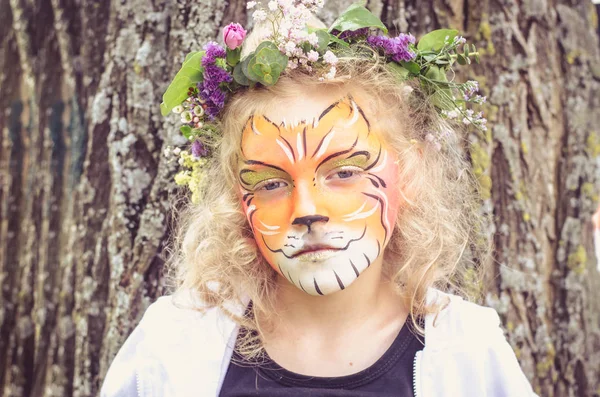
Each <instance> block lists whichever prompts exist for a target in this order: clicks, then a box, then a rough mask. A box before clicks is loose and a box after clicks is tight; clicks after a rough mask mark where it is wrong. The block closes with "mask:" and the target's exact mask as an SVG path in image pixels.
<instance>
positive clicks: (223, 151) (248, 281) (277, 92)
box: [169, 56, 490, 357]
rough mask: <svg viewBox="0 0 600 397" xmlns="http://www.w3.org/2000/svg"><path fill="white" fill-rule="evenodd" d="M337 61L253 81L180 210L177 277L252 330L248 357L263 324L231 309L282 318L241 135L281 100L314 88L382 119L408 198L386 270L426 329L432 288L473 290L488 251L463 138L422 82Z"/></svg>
mask: <svg viewBox="0 0 600 397" xmlns="http://www.w3.org/2000/svg"><path fill="white" fill-rule="evenodd" d="M337 68H338V73H337V77H336V78H335V79H333V80H326V81H319V80H318V79H316V78H315V76H314V75H307V74H304V73H302V72H297V71H292V72H289V73H287V74H285V75H284V76H282V77H281V78H280V80H279V81H278V82H277V84H275V85H274V86H270V87H264V86H260V87H255V88H249V89H247V90H244V91H241V92H238V93H236V94H235V95H234V96H233V97H232V98H230V99H229V101H228V103H227V106H226V108H225V109H224V113H223V116H222V118H221V119H222V124H221V130H222V137H221V138H219V140H218V141H216V142H214V147H213V152H214V153H215V156H214V157H213V158H212V159H211V160H210V164H209V168H208V172H207V175H206V178H207V183H206V184H205V189H204V191H203V192H202V199H201V201H200V203H199V204H195V205H194V204H190V205H189V206H188V207H187V208H185V209H184V210H183V212H182V213H181V214H179V216H178V220H179V226H178V227H179V232H178V233H177V235H176V236H175V239H174V242H173V248H172V252H173V255H172V257H171V258H170V260H169V265H170V269H171V270H172V271H173V275H174V276H175V282H176V284H177V286H178V287H179V288H180V289H182V290H187V291H189V290H191V291H194V292H197V293H198V294H199V295H200V297H201V299H202V301H203V302H204V309H206V308H210V307H218V308H220V309H221V310H223V311H224V312H225V313H227V314H228V315H229V316H230V317H231V318H233V319H234V320H235V321H236V322H237V323H239V324H240V325H242V326H243V327H244V328H245V329H247V330H249V331H252V332H247V333H246V334H245V336H244V337H243V338H242V339H241V342H239V343H238V347H237V348H238V350H239V351H240V352H241V353H242V354H245V355H246V356H247V357H256V356H257V355H259V354H260V353H261V352H262V351H263V348H262V342H261V331H260V329H259V327H258V323H257V321H256V318H255V317H254V316H243V315H239V314H234V312H233V311H232V310H231V307H232V305H236V304H237V305H238V306H244V304H246V303H247V302H248V299H249V300H250V301H251V302H252V305H253V310H254V312H260V313H261V314H266V315H276V312H275V305H274V303H275V301H276V298H277V283H276V282H275V280H276V277H277V273H276V272H275V271H274V270H273V269H272V268H271V267H270V266H269V265H268V263H267V262H266V261H265V260H264V259H263V257H262V256H261V254H260V252H259V250H258V247H257V245H256V243H255V240H254V237H253V234H252V231H251V229H250V226H249V224H248V222H247V219H246V216H245V215H244V213H243V211H242V207H241V199H240V197H239V195H238V188H237V183H238V181H237V174H238V169H237V168H238V159H239V156H240V155H241V153H240V146H241V137H242V133H241V132H242V129H243V127H244V124H245V123H246V121H247V120H248V118H249V117H250V115H252V114H264V113H265V112H266V111H268V110H270V109H276V108H277V104H278V102H280V101H281V100H282V99H286V98H290V97H294V96H298V95H310V93H311V92H314V90H328V91H334V92H337V93H339V95H340V97H343V96H345V95H351V96H353V97H355V98H361V99H362V102H363V103H365V104H366V106H363V110H364V112H365V114H366V115H367V117H368V118H369V119H370V120H376V124H377V129H378V130H379V131H381V132H382V134H383V135H384V139H385V140H386V142H387V143H388V145H389V146H390V147H391V148H392V149H393V150H395V151H396V153H397V154H398V158H399V169H400V173H401V175H400V178H399V180H400V181H402V187H398V188H399V189H400V190H401V192H402V194H403V195H404V199H405V204H404V205H403V207H402V208H401V210H400V211H399V212H398V216H397V219H396V222H395V227H394V230H393V233H392V236H391V239H390V242H389V244H388V246H387V248H386V250H385V252H384V260H383V272H384V276H385V277H387V278H388V279H389V280H392V282H393V283H395V285H396V286H397V287H398V291H399V295H400V297H401V299H402V300H403V302H404V303H405V305H406V307H408V308H410V315H411V316H410V317H411V319H412V321H413V325H414V326H415V328H417V329H418V330H420V332H423V330H422V329H421V328H420V327H419V325H418V324H417V319H418V318H419V317H422V316H423V315H425V314H428V313H431V312H435V311H436V310H439V307H434V306H431V305H427V303H426V300H425V297H426V292H427V290H428V289H429V288H431V287H436V288H439V289H442V290H449V289H451V290H453V291H454V292H456V291H459V292H460V291H464V290H466V288H463V286H464V285H463V284H464V283H463V282H464V280H465V277H464V275H465V272H466V271H467V270H468V273H469V277H468V278H469V282H471V283H472V282H473V274H477V271H476V270H475V271H474V269H479V268H480V265H481V264H482V263H483V262H484V261H485V260H486V256H487V255H488V254H489V252H490V245H489V240H488V237H487V235H486V234H485V233H484V231H483V226H484V222H485V219H484V217H482V216H481V214H480V208H481V200H480V197H479V195H478V192H477V189H478V185H477V181H476V179H475V177H474V176H473V174H472V173H471V172H470V164H469V162H468V159H467V156H466V154H465V153H464V151H463V150H462V149H461V147H462V143H463V140H462V139H459V134H458V131H457V130H453V129H452V126H450V125H448V124H447V122H446V121H445V120H444V119H442V118H441V117H440V116H439V115H438V112H437V111H436V110H435V109H434V107H433V106H432V105H431V101H430V100H429V98H427V96H426V95H425V94H424V92H423V91H422V90H421V88H420V86H419V85H418V82H417V83H411V82H410V81H404V82H400V81H399V80H398V76H397V75H396V74H395V73H394V72H393V70H390V69H388V67H386V64H385V63H384V62H382V61H378V60H377V59H376V57H375V58H374V57H369V59H365V57H364V56H360V57H358V56H348V57H340V59H339V63H338V65H337ZM442 132H444V135H445V138H444V139H445V145H444V148H443V149H442V150H439V148H436V147H435V146H434V145H432V144H431V142H428V140H427V136H428V135H429V134H434V135H436V136H439V135H440V133H442ZM469 290H472V288H470V287H469Z"/></svg>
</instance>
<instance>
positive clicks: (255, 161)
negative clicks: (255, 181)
mask: <svg viewBox="0 0 600 397" xmlns="http://www.w3.org/2000/svg"><path fill="white" fill-rule="evenodd" d="M244 164H247V165H263V166H265V167H269V168H274V169H276V170H279V171H283V172H285V170H284V169H283V168H279V167H277V166H276V165H273V164H269V163H263V162H262V161H258V160H246V161H244ZM249 171H252V170H249Z"/></svg>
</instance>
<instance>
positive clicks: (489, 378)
mask: <svg viewBox="0 0 600 397" xmlns="http://www.w3.org/2000/svg"><path fill="white" fill-rule="evenodd" d="M427 298H428V302H430V303H433V302H436V303H440V304H443V309H441V310H440V311H439V313H437V314H431V315H428V316H426V318H425V348H424V350H423V352H422V353H423V354H422V368H423V369H425V368H426V369H425V370H424V371H423V375H422V378H423V379H422V381H423V383H424V385H423V388H424V389H426V390H429V391H430V392H431V393H430V394H425V395H437V394H436V393H437V391H441V390H452V391H453V392H452V393H451V394H449V395H464V396H489V397H491V396H513V395H519V396H535V394H534V393H533V390H532V388H531V385H530V383H529V381H528V380H527V378H526V377H525V375H524V373H523V371H522V370H521V367H520V365H519V363H518V361H517V358H516V356H515V354H514V352H513V350H512V347H511V346H510V345H509V343H508V342H507V340H506V337H505V335H504V331H503V330H502V328H501V326H500V318H499V316H498V313H497V312H496V311H495V310H494V309H492V308H488V307H483V306H479V305H477V304H475V303H472V302H468V301H465V300H463V299H462V298H460V297H458V296H455V295H451V294H446V293H443V292H440V291H437V290H431V291H430V292H429V293H428V297H427Z"/></svg>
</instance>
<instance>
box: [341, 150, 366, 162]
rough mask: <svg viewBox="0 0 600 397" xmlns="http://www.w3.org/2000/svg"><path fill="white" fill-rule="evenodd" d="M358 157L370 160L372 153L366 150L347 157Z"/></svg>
mask: <svg viewBox="0 0 600 397" xmlns="http://www.w3.org/2000/svg"><path fill="white" fill-rule="evenodd" d="M356 156H365V157H366V158H367V160H368V159H370V158H371V153H369V152H368V151H366V150H359V151H357V152H354V153H352V154H351V155H350V156H348V157H346V158H348V159H350V158H352V157H356Z"/></svg>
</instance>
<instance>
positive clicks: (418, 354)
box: [413, 350, 423, 397]
mask: <svg viewBox="0 0 600 397" xmlns="http://www.w3.org/2000/svg"><path fill="white" fill-rule="evenodd" d="M421 353H423V351H422V350H419V351H418V352H416V353H415V360H414V361H413V390H414V392H415V397H419V396H420V395H421V389H420V387H419V383H418V382H417V371H418V370H419V369H420V364H421Z"/></svg>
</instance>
